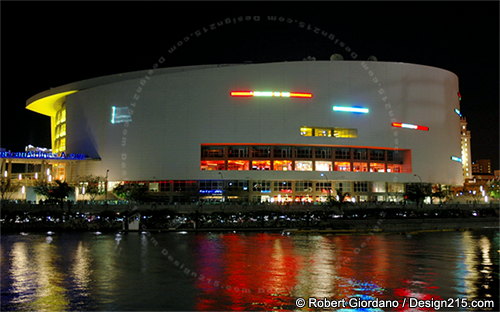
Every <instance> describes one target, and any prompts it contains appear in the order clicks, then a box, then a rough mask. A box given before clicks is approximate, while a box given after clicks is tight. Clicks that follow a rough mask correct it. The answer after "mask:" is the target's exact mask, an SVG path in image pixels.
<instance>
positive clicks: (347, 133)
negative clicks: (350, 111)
mask: <svg viewBox="0 0 500 312" xmlns="http://www.w3.org/2000/svg"><path fill="white" fill-rule="evenodd" d="M333 136H334V137H336V138H345V139H348V138H357V137H358V130H357V129H349V128H333Z"/></svg>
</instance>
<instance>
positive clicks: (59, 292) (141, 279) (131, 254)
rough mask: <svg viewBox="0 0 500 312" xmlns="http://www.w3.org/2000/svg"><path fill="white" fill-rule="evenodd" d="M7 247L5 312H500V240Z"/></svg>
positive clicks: (30, 238)
mask: <svg viewBox="0 0 500 312" xmlns="http://www.w3.org/2000/svg"><path fill="white" fill-rule="evenodd" d="M1 243H2V244H1V251H0V254H1V270H2V271H1V292H2V293H1V295H2V297H1V298H2V300H1V308H2V310H34V311H43V310H46V311H59V310H300V309H298V308H297V307H296V306H295V299H296V298H297V297H320V298H322V297H326V298H329V299H340V298H348V297H353V296H357V297H360V298H363V299H375V298H378V299H391V300H401V299H402V298H404V297H410V296H411V297H416V298H420V299H429V298H443V299H446V298H450V297H452V298H466V299H468V300H472V299H489V300H493V301H494V302H495V308H492V309H489V310H492V311H498V310H499V308H498V292H499V288H498V283H499V280H498V273H499V270H498V264H499V233H498V231H497V230H481V231H466V232H433V233H414V234H412V235H402V234H385V235H382V234H377V235H289V236H286V235H281V234H274V233H252V234H239V233H238V234H234V233H229V234H228V233H226V234H210V233H206V234H192V233H189V234H188V233H164V234H141V233H132V234H126V235H125V234H124V235H114V234H113V235H109V234H106V235H95V234H92V233H85V234H59V233H55V234H54V235H52V236H48V235H40V234H28V235H4V236H2V238H1ZM347 310H349V311H384V310H385V311H390V310H398V311H433V309H413V310H410V309H408V308H399V309H357V310H356V309H344V310H342V311H347ZM453 310H455V311H467V310H466V309H453ZM476 310H481V309H476ZM484 310H488V309H484Z"/></svg>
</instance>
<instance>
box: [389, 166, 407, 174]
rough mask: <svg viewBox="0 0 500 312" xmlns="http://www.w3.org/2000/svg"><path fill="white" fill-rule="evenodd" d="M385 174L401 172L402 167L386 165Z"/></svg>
mask: <svg viewBox="0 0 500 312" xmlns="http://www.w3.org/2000/svg"><path fill="white" fill-rule="evenodd" d="M387 172H394V173H400V172H403V166H402V165H397V164H387Z"/></svg>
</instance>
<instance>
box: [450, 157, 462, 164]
mask: <svg viewBox="0 0 500 312" xmlns="http://www.w3.org/2000/svg"><path fill="white" fill-rule="evenodd" d="M451 160H453V161H456V162H459V163H462V158H460V157H457V156H451Z"/></svg>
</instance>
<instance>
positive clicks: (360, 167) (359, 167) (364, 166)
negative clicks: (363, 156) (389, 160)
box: [352, 162, 368, 172]
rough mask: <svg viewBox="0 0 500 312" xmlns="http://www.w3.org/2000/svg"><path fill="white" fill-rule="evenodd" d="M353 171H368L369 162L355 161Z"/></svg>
mask: <svg viewBox="0 0 500 312" xmlns="http://www.w3.org/2000/svg"><path fill="white" fill-rule="evenodd" d="M352 171H354V172H368V163H365V162H353V163H352Z"/></svg>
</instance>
